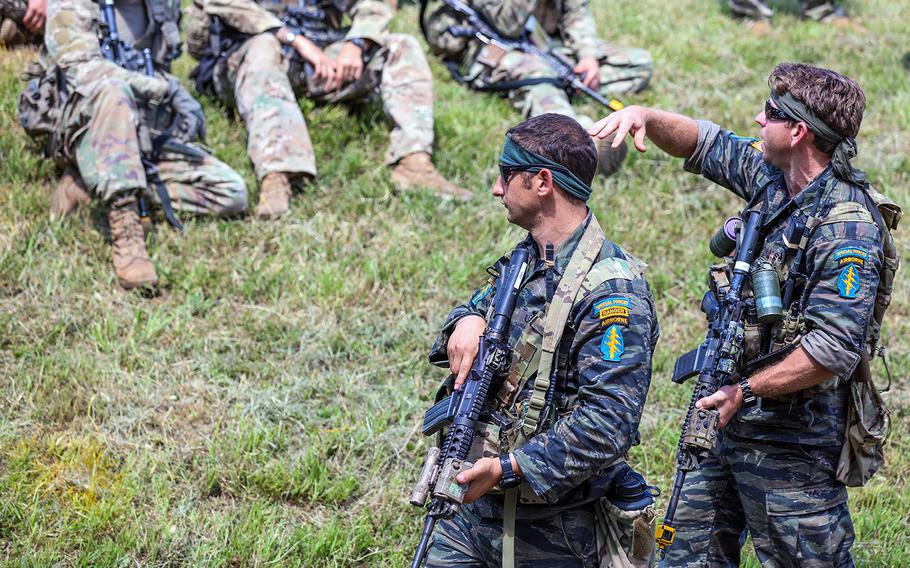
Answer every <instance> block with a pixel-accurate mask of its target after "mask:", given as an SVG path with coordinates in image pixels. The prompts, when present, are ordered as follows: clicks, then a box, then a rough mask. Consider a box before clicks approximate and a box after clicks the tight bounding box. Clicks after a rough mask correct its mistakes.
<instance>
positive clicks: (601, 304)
mask: <svg viewBox="0 0 910 568" xmlns="http://www.w3.org/2000/svg"><path fill="white" fill-rule="evenodd" d="M631 307H632V300H629V299H628V298H619V297H611V298H604V299H603V300H599V301H597V302H594V307H593V308H591V315H593V316H594V317H596V318H598V319H599V320H600V327H606V326H608V325H614V324H616V325H629V308H631Z"/></svg>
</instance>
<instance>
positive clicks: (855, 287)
mask: <svg viewBox="0 0 910 568" xmlns="http://www.w3.org/2000/svg"><path fill="white" fill-rule="evenodd" d="M859 287H860V278H859V268H858V267H857V266H856V265H855V264H853V263H852V262H851V263H850V264H848V265H847V266H846V267H844V269H843V270H841V271H840V274H839V275H838V276H837V292H838V294H840V297H841V298H847V299H848V300H852V299H854V298H856V293H857V292H859Z"/></svg>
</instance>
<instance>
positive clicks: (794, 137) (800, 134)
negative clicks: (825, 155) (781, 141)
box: [790, 122, 815, 146]
mask: <svg viewBox="0 0 910 568" xmlns="http://www.w3.org/2000/svg"><path fill="white" fill-rule="evenodd" d="M790 132H791V135H790V146H796V145H798V144H799V143H801V142H805V143H807V144H812V143H813V142H814V141H815V134H813V133H812V131H811V130H809V127H808V126H807V125H806V123H805V122H797V123H796V124H795V125H794V126H793V129H792V130H791V131H790Z"/></svg>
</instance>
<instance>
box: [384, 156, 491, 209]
mask: <svg viewBox="0 0 910 568" xmlns="http://www.w3.org/2000/svg"><path fill="white" fill-rule="evenodd" d="M392 181H393V182H394V183H395V185H396V186H398V188H399V189H402V190H406V189H411V188H414V187H426V188H428V189H432V190H433V191H434V192H435V193H436V195H438V196H440V197H447V198H452V199H455V200H457V201H470V200H471V199H472V198H473V197H474V194H473V193H472V192H471V191H469V190H467V189H464V188H461V187H458V186H457V185H455V184H454V183H452V182H450V181H449V180H447V179H446V178H444V177H442V174H441V173H439V170H437V169H436V166H434V165H433V162H432V161H431V160H430V155H429V154H427V153H426V152H415V153H414V154H408V155H407V156H405V157H404V158H402V159H401V160H399V161H398V163H397V164H395V166H394V167H393V168H392Z"/></svg>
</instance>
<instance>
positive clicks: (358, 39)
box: [345, 37, 367, 51]
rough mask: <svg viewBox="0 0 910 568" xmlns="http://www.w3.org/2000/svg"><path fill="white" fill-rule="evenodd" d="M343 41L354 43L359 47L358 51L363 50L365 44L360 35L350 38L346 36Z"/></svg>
mask: <svg viewBox="0 0 910 568" xmlns="http://www.w3.org/2000/svg"><path fill="white" fill-rule="evenodd" d="M345 41H349V42H351V43H353V44H354V45H356V46H357V47H359V48H360V51H365V48H366V45H367V44H366V42H365V41H363V38H362V37H352V38H348V39H347V40H345Z"/></svg>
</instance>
